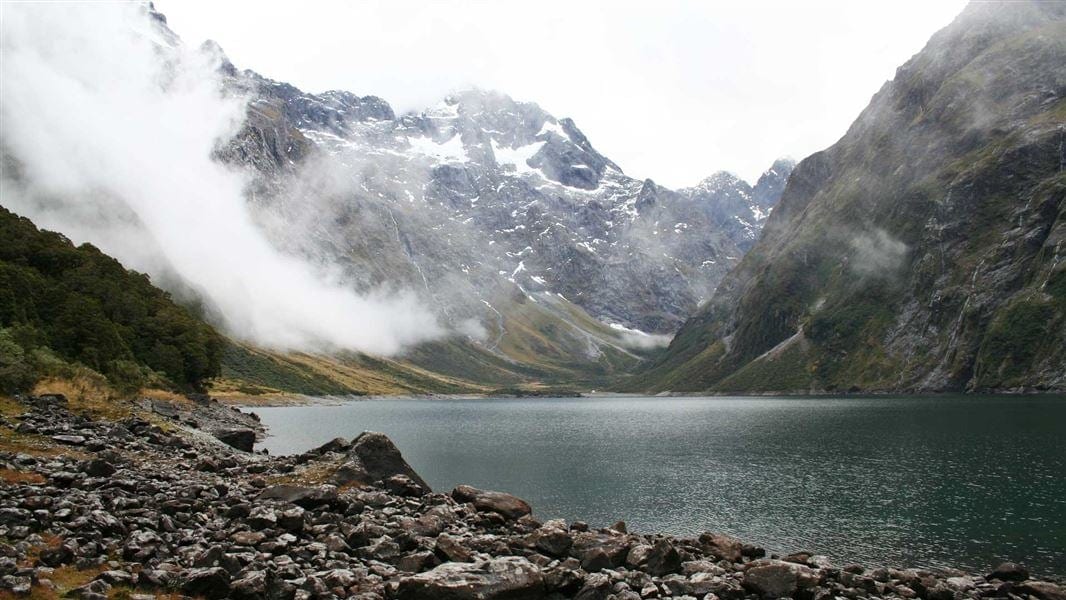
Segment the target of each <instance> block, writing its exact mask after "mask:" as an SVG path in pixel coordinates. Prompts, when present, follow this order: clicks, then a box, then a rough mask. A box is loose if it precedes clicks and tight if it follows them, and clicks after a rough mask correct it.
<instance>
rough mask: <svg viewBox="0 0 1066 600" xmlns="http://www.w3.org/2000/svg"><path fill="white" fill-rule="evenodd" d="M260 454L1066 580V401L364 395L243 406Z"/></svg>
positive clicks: (767, 543) (876, 557) (775, 547)
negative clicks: (1026, 569)
mask: <svg viewBox="0 0 1066 600" xmlns="http://www.w3.org/2000/svg"><path fill="white" fill-rule="evenodd" d="M254 410H255V411H256V412H257V413H259V415H260V416H261V417H262V419H263V422H264V423H265V424H266V425H267V426H268V427H269V428H270V437H268V438H267V439H266V440H265V442H264V443H263V444H262V447H265V448H268V449H269V450H270V452H271V453H272V454H290V453H296V452H302V451H304V450H307V449H310V448H312V447H314V446H317V445H319V444H321V443H324V442H326V441H328V440H330V439H332V438H334V437H346V438H351V437H354V436H355V435H357V434H358V433H359V432H361V431H363V430H373V431H382V432H384V433H386V434H388V435H389V437H391V438H392V439H393V440H394V441H395V442H396V444H397V445H398V446H399V447H400V449H401V450H402V451H403V454H404V457H405V458H406V459H407V461H408V462H409V463H411V466H413V467H414V469H415V470H416V471H418V473H419V474H420V475H422V476H423V477H424V478H425V479H426V480H427V481H428V482H429V483H430V485H432V486H433V487H434V489H436V490H445V491H446V490H449V489H451V488H452V487H453V486H454V485H456V484H459V483H467V484H471V485H475V486H478V487H485V488H490V489H497V490H504V491H508V492H511V493H514V494H516V495H519V496H521V497H523V498H525V499H527V500H529V501H530V503H531V504H532V505H533V508H534V515H535V516H537V517H538V518H540V519H547V518H555V517H562V518H565V519H567V520H575V519H579V520H584V521H588V522H589V523H590V524H592V525H594V526H605V525H609V524H610V523H613V522H614V521H616V520H618V519H624V520H625V521H626V522H627V523H628V525H629V527H630V530H631V531H641V532H653V531H655V532H657V531H663V532H668V533H674V534H697V533H699V532H701V531H708V530H710V531H722V532H728V533H731V534H733V535H736V536H739V537H740V538H742V539H744V540H745V541H751V542H753V543H758V544H760V545H763V546H764V547H766V548H767V549H768V550H770V551H789V552H790V551H797V550H808V551H812V552H816V553H819V554H825V555H828V556H829V557H831V558H833V559H835V560H836V561H839V562H844V561H856V562H862V563H864V564H871V565H886V566H915V567H918V566H925V567H937V566H956V567H960V568H965V569H973V570H978V571H984V570H985V569H988V568H989V566H990V565H992V564H993V563H997V562H998V561H1000V560H1008V559H1009V560H1014V561H1017V562H1022V563H1025V564H1027V565H1029V566H1030V568H1031V569H1033V570H1034V571H1035V572H1038V573H1041V574H1043V575H1053V576H1066V399H1063V398H1050V397H1039V398H1031V397H932V398H930V397H925V398H914V397H909V398H592V399H572V398H567V399H554V398H538V399H519V400H516V399H489V400H428V399H426V400H423V399H414V400H406V399H404V400H396V399H382V400H366V401H353V402H347V403H343V404H341V405H337V406H303V407H277V408H256V409H254Z"/></svg>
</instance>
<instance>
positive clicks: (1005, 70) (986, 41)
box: [628, 2, 1066, 391]
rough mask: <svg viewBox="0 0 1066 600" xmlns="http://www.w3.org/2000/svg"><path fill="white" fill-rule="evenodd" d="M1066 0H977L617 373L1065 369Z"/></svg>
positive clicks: (645, 383)
mask: <svg viewBox="0 0 1066 600" xmlns="http://www.w3.org/2000/svg"><path fill="white" fill-rule="evenodd" d="M1064 197H1066V4H1063V3H1056V2H1008V3H973V4H971V5H970V6H968V7H967V8H966V9H965V11H964V12H963V13H962V14H961V15H960V16H959V17H958V18H957V19H956V20H955V21H954V22H953V23H952V24H951V25H950V26H948V27H946V28H945V29H943V30H942V31H940V32H939V33H937V34H936V35H935V36H933V38H932V39H931V40H930V41H929V43H928V44H927V46H926V47H925V48H924V49H923V50H922V51H921V52H920V53H919V54H917V55H916V56H915V57H914V58H912V59H911V60H910V61H909V62H907V63H906V64H905V65H904V66H903V67H901V68H900V69H899V70H898V71H897V73H896V76H895V78H894V79H893V80H892V81H891V82H889V83H887V84H886V85H885V86H884V87H883V88H882V89H881V90H880V91H879V92H878V93H877V94H876V95H875V96H874V98H873V100H872V101H871V103H870V105H869V106H868V107H867V108H866V110H864V111H863V113H862V114H861V115H860V116H859V118H858V119H857V120H856V121H855V123H854V124H853V125H852V127H851V128H850V129H849V130H848V132H847V134H846V135H845V136H844V137H843V138H842V139H841V140H840V141H839V142H837V143H836V144H834V145H833V146H832V147H830V148H829V149H827V150H825V151H824V152H819V153H817V154H814V155H812V156H810V157H808V158H807V159H805V160H803V161H802V162H800V163H799V165H798V166H797V167H796V169H795V171H794V172H793V173H792V176H791V178H790V179H789V181H788V184H787V187H786V189H785V191H784V194H783V196H782V198H781V201H780V203H779V205H778V207H777V209H776V210H774V212H773V214H772V215H771V216H770V218H769V219H768V222H767V224H766V227H765V230H764V231H763V236H762V238H761V239H760V240H759V242H758V243H757V244H756V245H755V247H754V248H753V249H752V250H751V252H750V253H748V254H747V255H746V256H745V258H744V260H743V261H742V262H741V264H740V265H739V266H738V267H737V268H736V269H735V270H734V271H732V272H731V273H730V274H729V275H728V276H727V277H726V278H725V279H724V280H723V282H722V284H721V285H720V286H719V288H718V291H717V292H716V294H715V295H714V297H713V298H712V299H711V301H710V302H709V303H708V304H707V305H706V306H705V307H703V308H702V309H701V310H700V312H699V313H698V314H697V315H696V316H695V317H693V318H692V319H690V320H689V321H688V322H687V323H686V324H685V325H684V326H683V327H682V329H681V330H680V332H679V333H678V335H677V336H676V337H675V339H674V340H673V342H672V343H671V345H670V347H669V348H668V350H667V351H666V352H665V353H664V354H663V355H662V356H661V357H660V358H658V359H657V361H656V362H655V364H654V365H652V366H651V367H650V368H648V369H646V370H645V371H644V372H642V373H640V374H639V375H638V376H637V377H635V378H634V379H633V380H632V381H631V382H629V384H628V385H629V386H630V387H632V388H635V389H652V390H708V389H713V390H722V391H736V390H744V391H754V390H764V391H770V390H788V391H799V390H864V391H867V390H869V391H874V390H906V391H932V390H936V391H940V390H985V389H1011V388H1018V387H1024V388H1028V389H1034V388H1035V389H1064V388H1066V352H1064V349H1066V261H1064V260H1063V259H1064V255H1066V248H1064V247H1063V246H1064V243H1063V242H1064V241H1066V218H1064V210H1066V202H1064Z"/></svg>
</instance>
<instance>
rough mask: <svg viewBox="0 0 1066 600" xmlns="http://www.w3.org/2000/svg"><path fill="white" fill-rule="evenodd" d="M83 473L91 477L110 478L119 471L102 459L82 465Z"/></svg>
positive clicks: (95, 459)
mask: <svg viewBox="0 0 1066 600" xmlns="http://www.w3.org/2000/svg"><path fill="white" fill-rule="evenodd" d="M82 471H83V472H84V473H85V474H86V475H89V476H90V477H110V476H112V475H114V474H115V471H117V469H116V468H115V466H114V465H112V464H111V463H109V462H108V461H106V460H104V459H102V458H94V459H92V460H89V461H86V462H85V464H84V465H82Z"/></svg>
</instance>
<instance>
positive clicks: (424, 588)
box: [393, 556, 545, 600]
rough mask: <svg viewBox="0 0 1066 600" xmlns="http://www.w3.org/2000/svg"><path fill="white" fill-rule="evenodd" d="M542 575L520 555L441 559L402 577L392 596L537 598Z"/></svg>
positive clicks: (423, 599)
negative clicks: (462, 560) (467, 560)
mask: <svg viewBox="0 0 1066 600" xmlns="http://www.w3.org/2000/svg"><path fill="white" fill-rule="evenodd" d="M544 596H545V590H544V576H543V574H542V573H541V571H540V569H538V568H537V567H536V566H535V565H533V563H531V562H529V561H528V560H526V559H525V558H522V557H519V556H504V557H501V558H494V559H491V560H481V561H477V562H473V563H444V564H442V565H439V566H437V567H435V568H433V569H430V570H429V571H426V572H425V573H419V574H417V575H411V576H408V577H402V578H400V580H399V583H398V584H397V586H396V591H395V594H393V598H395V600H440V599H442V598H447V599H448V600H502V599H505V598H506V599H507V600H539V599H541V598H544Z"/></svg>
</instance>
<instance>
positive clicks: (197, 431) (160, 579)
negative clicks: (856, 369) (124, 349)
mask: <svg viewBox="0 0 1066 600" xmlns="http://www.w3.org/2000/svg"><path fill="white" fill-rule="evenodd" d="M16 402H17V403H18V406H17V407H15V408H17V410H9V411H8V412H7V413H5V414H6V416H4V417H2V418H0V434H2V435H0V475H2V479H3V482H4V483H3V484H2V485H0V597H5V596H31V597H35V598H52V597H76V598H90V599H99V598H153V597H160V596H162V597H181V596H187V597H194V598H238V599H258V598H271V599H275V598H276V599H295V598H299V599H311V598H361V599H363V600H371V599H374V600H384V599H390V600H423V599H424V600H436V599H440V600H494V599H499V600H504V599H507V600H522V599H539V598H579V599H582V600H608V599H612V600H639V599H644V598H668V597H670V598H689V599H699V600H742V599H751V600H755V599H758V598H780V597H791V598H797V599H799V600H836V599H853V600H857V599H861V598H903V599H913V598H920V599H922V600H965V599H967V598H971V599H974V600H977V599H979V598H1004V599H1007V600H1066V588H1064V587H1062V586H1060V585H1059V584H1057V583H1055V582H1052V581H1044V580H1035V579H1030V577H1029V573H1028V572H1027V571H1026V569H1025V568H1024V567H1022V566H1020V565H1013V564H1004V565H1000V566H998V567H996V568H994V569H990V572H989V573H986V574H968V573H963V572H959V571H945V572H929V571H921V570H913V569H898V570H897V569H884V568H878V569H866V568H863V567H862V566H858V565H833V564H830V562H829V561H828V560H826V559H825V558H824V557H820V556H812V555H810V554H808V553H802V552H801V553H796V554H792V555H789V556H785V557H766V553H765V552H764V551H763V550H762V549H760V548H757V547H755V546H752V545H750V544H745V543H743V542H741V541H740V540H737V539H735V538H732V537H729V536H725V535H720V534H714V533H705V534H702V535H700V536H699V537H697V538H677V537H672V536H663V535H654V534H653V535H643V534H635V533H630V532H628V531H627V528H626V526H625V524H624V523H622V522H619V523H616V524H615V525H613V526H611V527H609V528H603V529H594V528H591V527H589V526H588V525H587V524H584V523H580V522H574V523H565V522H563V521H558V520H554V521H547V522H540V521H538V520H536V519H535V518H534V516H533V514H532V509H531V507H530V506H529V505H528V504H527V503H526V502H524V501H522V500H521V499H519V498H516V497H514V496H512V495H510V494H506V493H502V492H493V491H486V490H479V489H475V488H472V487H469V486H458V487H456V488H455V489H454V490H451V491H450V492H448V493H437V492H432V491H430V489H429V486H428V485H427V484H426V483H425V481H423V480H422V479H421V478H420V477H419V476H418V474H417V473H415V472H414V471H413V470H412V469H411V468H410V466H408V465H407V463H406V462H405V461H404V460H403V457H402V456H401V454H400V452H399V450H397V449H396V447H395V446H394V445H393V444H392V442H391V441H389V439H388V438H387V437H385V436H384V435H382V434H376V433H363V434H361V435H359V436H358V437H356V438H355V439H353V440H351V441H348V440H343V439H337V440H333V441H331V442H329V443H327V444H324V445H323V446H321V447H319V448H316V449H314V450H311V451H309V452H306V453H304V454H301V455H297V456H292V457H269V456H266V455H263V454H257V453H252V452H248V451H246V450H248V449H250V441H249V440H251V442H254V440H255V437H256V436H257V435H261V433H262V428H261V427H260V426H259V425H258V419H256V418H255V417H254V415H251V414H249V413H244V412H241V411H239V410H237V409H233V408H229V407H226V406H223V405H221V404H218V403H217V402H214V401H211V400H210V399H207V398H195V399H193V401H191V402H189V403H187V404H185V403H183V404H175V403H168V402H160V401H145V402H142V403H139V404H133V405H131V406H130V407H129V411H128V413H127V414H125V415H124V416H123V417H122V418H114V417H108V418H105V417H102V416H100V415H85V414H75V413H76V412H77V411H73V410H72V409H71V407H70V406H68V404H67V402H66V400H65V399H64V398H63V397H61V396H42V397H30V398H22V399H17V400H16Z"/></svg>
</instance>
